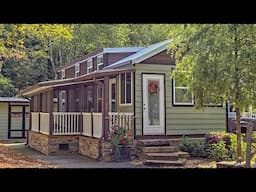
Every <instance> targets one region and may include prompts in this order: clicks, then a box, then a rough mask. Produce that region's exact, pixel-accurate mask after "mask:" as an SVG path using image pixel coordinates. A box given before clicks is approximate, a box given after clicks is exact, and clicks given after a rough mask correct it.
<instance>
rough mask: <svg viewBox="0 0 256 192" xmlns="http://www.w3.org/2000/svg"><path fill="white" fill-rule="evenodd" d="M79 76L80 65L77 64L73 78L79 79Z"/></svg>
mask: <svg viewBox="0 0 256 192" xmlns="http://www.w3.org/2000/svg"><path fill="white" fill-rule="evenodd" d="M79 76H80V64H79V63H77V64H76V65H75V77H79Z"/></svg>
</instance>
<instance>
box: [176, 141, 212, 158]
mask: <svg viewBox="0 0 256 192" xmlns="http://www.w3.org/2000/svg"><path fill="white" fill-rule="evenodd" d="M179 148H180V150H181V151H185V152H188V153H189V155H190V156H191V157H208V156H209V153H208V150H207V148H208V145H207V144H206V143H205V141H199V140H192V139H189V138H187V137H183V138H182V141H181V143H180V145H179Z"/></svg>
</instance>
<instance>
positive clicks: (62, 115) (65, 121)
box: [53, 112, 81, 135]
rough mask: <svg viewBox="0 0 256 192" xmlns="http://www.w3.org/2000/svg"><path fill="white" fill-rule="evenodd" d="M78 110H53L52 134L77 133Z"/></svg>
mask: <svg viewBox="0 0 256 192" xmlns="http://www.w3.org/2000/svg"><path fill="white" fill-rule="evenodd" d="M80 115H81V113H80V112H53V135H78V134H80V129H79V116H80Z"/></svg>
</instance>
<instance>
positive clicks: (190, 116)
mask: <svg viewBox="0 0 256 192" xmlns="http://www.w3.org/2000/svg"><path fill="white" fill-rule="evenodd" d="M135 68H136V73H135V74H136V81H135V116H136V135H142V121H143V117H142V116H143V112H142V90H141V89H142V84H141V83H142V79H141V78H142V74H143V73H145V74H146V73H152V74H153V73H155V74H157V73H159V74H165V93H166V94H165V105H166V108H165V115H166V117H165V118H166V134H167V135H187V134H204V133H207V132H211V131H225V130H226V112H225V108H222V107H207V108H204V109H200V110H196V109H195V108H194V107H192V106H191V107H189V106H186V107H181V106H173V105H172V81H171V77H170V72H171V67H170V66H167V65H150V64H136V65H135Z"/></svg>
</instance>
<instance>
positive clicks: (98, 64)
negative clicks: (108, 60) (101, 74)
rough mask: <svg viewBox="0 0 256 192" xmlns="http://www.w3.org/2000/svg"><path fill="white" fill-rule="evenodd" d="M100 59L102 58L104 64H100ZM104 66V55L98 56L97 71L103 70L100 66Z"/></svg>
mask: <svg viewBox="0 0 256 192" xmlns="http://www.w3.org/2000/svg"><path fill="white" fill-rule="evenodd" d="M99 58H102V62H101V63H99ZM101 65H103V55H99V56H97V71H99V70H101V69H99V66H101Z"/></svg>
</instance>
